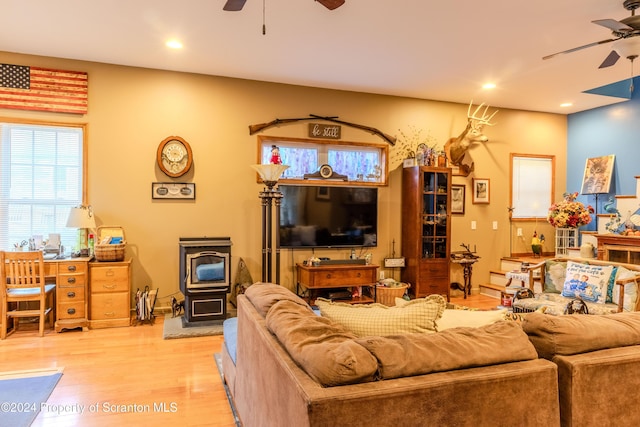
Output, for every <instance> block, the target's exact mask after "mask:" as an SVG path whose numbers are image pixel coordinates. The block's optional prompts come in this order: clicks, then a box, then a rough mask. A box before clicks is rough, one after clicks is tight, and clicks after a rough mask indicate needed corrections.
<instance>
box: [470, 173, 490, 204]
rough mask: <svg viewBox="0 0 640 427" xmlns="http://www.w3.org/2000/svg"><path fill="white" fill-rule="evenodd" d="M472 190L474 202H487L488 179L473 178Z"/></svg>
mask: <svg viewBox="0 0 640 427" xmlns="http://www.w3.org/2000/svg"><path fill="white" fill-rule="evenodd" d="M472 190H473V198H472V201H473V203H474V204H480V203H487V204H488V203H489V179H487V178H473V187H472Z"/></svg>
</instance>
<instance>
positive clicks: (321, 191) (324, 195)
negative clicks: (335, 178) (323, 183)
mask: <svg viewBox="0 0 640 427" xmlns="http://www.w3.org/2000/svg"><path fill="white" fill-rule="evenodd" d="M316 199H317V200H329V199H331V195H330V194H329V187H318V189H317V190H316Z"/></svg>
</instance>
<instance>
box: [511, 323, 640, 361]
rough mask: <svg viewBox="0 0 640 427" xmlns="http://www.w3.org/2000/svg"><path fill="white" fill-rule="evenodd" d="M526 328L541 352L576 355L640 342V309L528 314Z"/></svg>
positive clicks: (523, 326) (546, 355) (551, 355)
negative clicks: (587, 312) (558, 314)
mask: <svg viewBox="0 0 640 427" xmlns="http://www.w3.org/2000/svg"><path fill="white" fill-rule="evenodd" d="M522 328H523V329H524V331H525V332H526V333H527V335H529V340H530V341H531V342H532V343H533V345H534V346H535V348H536V350H537V351H538V355H539V356H540V357H544V358H545V359H552V358H553V356H555V355H564V356H568V355H572V354H579V353H586V352H589V351H596V350H602V349H605V348H615V347H624V346H629V345H637V344H640V312H634V313H614V314H606V315H602V316H590V315H581V314H577V315H569V316H548V315H545V314H542V313H531V314H527V315H526V316H525V317H524V319H523V321H522Z"/></svg>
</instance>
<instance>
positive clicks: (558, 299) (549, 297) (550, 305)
mask: <svg viewBox="0 0 640 427" xmlns="http://www.w3.org/2000/svg"><path fill="white" fill-rule="evenodd" d="M574 299H575V298H569V297H563V296H562V295H561V294H556V293H546V292H545V293H542V294H537V295H536V296H535V297H534V298H524V299H517V300H515V301H514V302H513V309H514V310H516V311H519V312H521V313H523V312H524V313H532V312H534V311H540V312H542V313H545V314H550V315H553V316H560V315H563V314H564V312H565V310H566V308H567V304H569V303H570V302H571V301H573V300H574ZM585 303H586V304H587V307H588V308H589V314H611V313H616V312H617V311H618V306H617V305H616V304H598V303H593V302H589V301H585Z"/></svg>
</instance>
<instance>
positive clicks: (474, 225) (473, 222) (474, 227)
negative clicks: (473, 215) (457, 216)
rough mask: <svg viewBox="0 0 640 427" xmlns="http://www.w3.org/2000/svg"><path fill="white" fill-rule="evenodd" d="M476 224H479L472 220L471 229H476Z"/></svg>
mask: <svg viewBox="0 0 640 427" xmlns="http://www.w3.org/2000/svg"><path fill="white" fill-rule="evenodd" d="M476 226H477V224H476V222H475V221H471V229H472V230H475V229H476Z"/></svg>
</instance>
